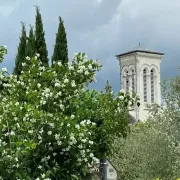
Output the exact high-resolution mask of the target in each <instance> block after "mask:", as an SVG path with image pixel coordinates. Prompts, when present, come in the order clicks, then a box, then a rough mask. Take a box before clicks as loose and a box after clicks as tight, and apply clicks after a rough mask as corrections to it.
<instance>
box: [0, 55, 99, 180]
mask: <svg viewBox="0 0 180 180" xmlns="http://www.w3.org/2000/svg"><path fill="white" fill-rule="evenodd" d="M39 58H40V57H39V55H38V54H36V56H35V58H30V57H26V59H25V61H24V62H23V63H22V67H26V68H29V69H28V70H26V71H25V70H24V72H23V74H22V75H20V76H19V77H17V76H15V75H11V76H9V77H8V76H6V72H7V69H6V68H3V69H2V70H1V72H0V85H1V86H2V87H3V88H2V90H1V93H0V101H1V103H0V112H1V115H0V123H1V126H0V127H1V128H0V133H1V137H0V147H2V151H1V150H0V158H1V159H2V161H1V162H0V165H2V166H3V162H4V165H5V164H8V163H9V164H11V165H12V167H13V168H15V169H16V170H17V172H18V170H19V171H20V168H22V166H23V165H24V164H22V163H23V162H25V161H24V159H22V158H25V159H26V158H28V157H29V156H28V155H26V153H27V154H28V152H30V151H31V150H32V149H33V150H34V152H36V153H38V155H37V156H38V158H37V159H40V162H39V166H38V168H35V169H34V170H37V169H38V170H39V171H41V174H40V175H39V176H38V177H37V178H36V179H37V180H38V178H39V179H42V178H44V179H46V180H48V179H49V178H46V177H45V176H44V174H45V172H44V171H43V166H44V165H47V164H48V163H54V164H53V165H54V166H60V165H61V164H58V163H60V162H59V161H58V159H57V157H59V156H60V157H62V158H64V157H66V156H70V158H71V153H72V154H73V153H74V152H75V153H76V156H75V157H76V160H75V162H74V163H75V164H76V165H77V166H79V167H81V166H84V167H86V166H88V164H91V163H93V162H94V161H95V160H96V158H95V157H94V153H93V146H94V142H93V140H92V133H93V128H94V127H95V125H96V124H95V123H93V122H91V121H90V120H82V119H84V118H82V119H81V115H79V114H81V113H80V110H81V108H82V107H81V105H80V103H79V100H80V97H81V94H83V93H85V92H84V91H83V89H82V88H83V85H84V83H90V82H91V81H96V79H95V71H96V70H99V69H100V64H99V62H98V61H90V60H87V56H85V55H83V56H81V55H74V60H73V61H72V62H70V63H68V64H67V65H66V66H64V65H62V63H61V62H57V63H54V67H52V68H47V67H44V66H43V65H42V63H41V62H40V61H39ZM29 65H30V66H29ZM77 102H78V103H77ZM78 113H79V114H78ZM12 143H14V144H13V145H12ZM10 148H11V151H10V150H9V149H10ZM19 154H22V155H23V157H22V156H20V155H19ZM72 156H73V157H74V154H73V155H72ZM31 158H32V159H29V160H27V161H33V160H34V159H33V158H36V156H33V157H31ZM3 159H5V160H3ZM12 159H13V162H12ZM69 161H70V160H69ZM69 161H68V160H66V161H64V163H70V162H69ZM1 163H2V164H1ZM16 170H14V169H13V171H16Z"/></svg>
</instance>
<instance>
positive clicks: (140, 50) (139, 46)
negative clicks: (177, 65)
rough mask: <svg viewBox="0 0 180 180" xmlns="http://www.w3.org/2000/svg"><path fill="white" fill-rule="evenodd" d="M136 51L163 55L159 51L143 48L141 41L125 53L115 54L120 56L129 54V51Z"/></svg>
mask: <svg viewBox="0 0 180 180" xmlns="http://www.w3.org/2000/svg"><path fill="white" fill-rule="evenodd" d="M136 52H142V53H149V54H158V55H164V53H160V52H156V51H150V50H149V49H146V48H144V47H143V46H142V45H141V43H139V44H138V46H136V47H135V48H133V49H132V50H130V51H128V52H126V53H122V54H118V55H116V57H121V56H125V55H128V54H131V53H136Z"/></svg>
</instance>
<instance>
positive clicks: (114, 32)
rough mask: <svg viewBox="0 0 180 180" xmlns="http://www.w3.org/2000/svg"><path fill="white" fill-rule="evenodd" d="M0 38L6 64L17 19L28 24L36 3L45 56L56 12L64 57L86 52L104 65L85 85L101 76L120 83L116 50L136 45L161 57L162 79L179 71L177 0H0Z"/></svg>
mask: <svg viewBox="0 0 180 180" xmlns="http://www.w3.org/2000/svg"><path fill="white" fill-rule="evenodd" d="M0 4H1V6H0V27H1V28H0V39H1V44H3V45H7V46H8V52H9V54H8V55H7V56H6V61H5V62H4V63H3V65H4V66H7V67H8V68H9V69H12V67H13V66H14V57H15V54H16V51H17V48H16V46H17V45H18V42H19V35H20V30H21V24H20V22H21V21H24V22H25V23H26V25H27V29H29V28H28V25H29V24H32V25H33V24H34V19H35V17H34V16H35V8H34V5H39V6H40V9H41V13H42V16H43V22H44V29H45V33H46V42H47V45H48V51H49V57H51V55H52V51H53V45H54V41H55V33H56V31H57V27H58V16H62V18H63V19H64V23H65V27H66V31H67V38H68V46H69V56H70V57H71V56H72V54H73V53H74V52H86V53H87V55H88V56H89V57H90V58H93V59H99V60H100V61H101V63H102V64H103V66H104V68H103V70H102V71H101V72H99V73H98V74H97V77H98V82H97V83H96V84H93V85H92V86H91V87H93V88H97V89H103V88H104V85H105V83H106V81H107V79H108V80H109V81H110V83H111V85H112V86H113V89H114V90H115V91H118V90H119V88H120V78H119V73H120V72H119V64H118V61H117V60H116V58H115V55H116V54H119V53H123V52H125V51H128V50H130V49H132V48H133V47H135V46H137V44H138V43H139V42H141V44H142V45H143V46H144V47H146V48H148V49H150V50H155V51H162V52H164V53H165V57H164V59H163V60H162V63H161V70H162V71H161V76H162V78H164V77H168V76H175V75H177V74H179V71H178V65H179V66H180V60H179V58H180V51H179V44H180V33H179V32H180V25H179V20H178V17H179V15H180V12H179V8H180V3H179V0H174V1H173V3H172V2H170V1H164V0H151V1H144V0H136V1H134V0H122V1H121V0H112V1H109V0H103V1H102V2H101V3H98V1H97V0H91V1H84V0H76V1H73V0H68V1H59V0H53V1H49V0H31V1H28V0H0Z"/></svg>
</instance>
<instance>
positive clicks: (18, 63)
mask: <svg viewBox="0 0 180 180" xmlns="http://www.w3.org/2000/svg"><path fill="white" fill-rule="evenodd" d="M21 24H22V30H21V36H20V42H19V46H18V52H17V54H16V58H15V68H14V74H16V75H17V76H19V75H20V74H21V71H22V63H23V62H24V61H25V57H26V56H25V52H26V28H25V24H24V23H23V22H22V23H21Z"/></svg>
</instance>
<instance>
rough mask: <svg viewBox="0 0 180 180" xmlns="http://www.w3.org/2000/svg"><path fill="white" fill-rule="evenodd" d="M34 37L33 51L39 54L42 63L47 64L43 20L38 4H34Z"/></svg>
mask: <svg viewBox="0 0 180 180" xmlns="http://www.w3.org/2000/svg"><path fill="white" fill-rule="evenodd" d="M35 39H36V42H35V51H36V53H38V54H40V57H41V61H42V63H43V65H44V66H48V51H47V47H46V42H45V33H44V30H43V21H42V17H41V14H40V9H39V7H38V6H36V22H35Z"/></svg>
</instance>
